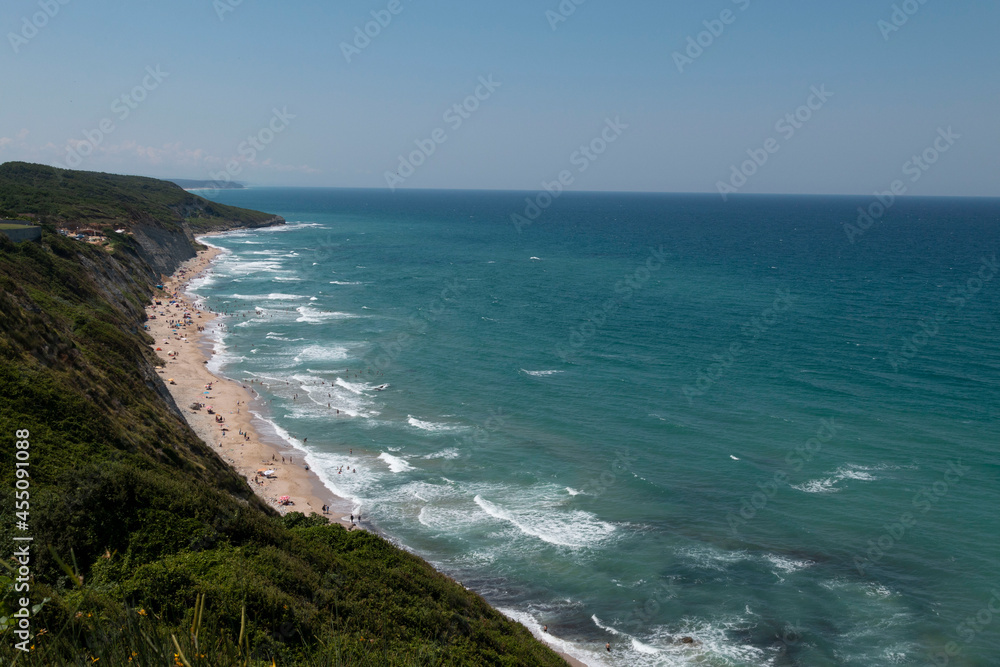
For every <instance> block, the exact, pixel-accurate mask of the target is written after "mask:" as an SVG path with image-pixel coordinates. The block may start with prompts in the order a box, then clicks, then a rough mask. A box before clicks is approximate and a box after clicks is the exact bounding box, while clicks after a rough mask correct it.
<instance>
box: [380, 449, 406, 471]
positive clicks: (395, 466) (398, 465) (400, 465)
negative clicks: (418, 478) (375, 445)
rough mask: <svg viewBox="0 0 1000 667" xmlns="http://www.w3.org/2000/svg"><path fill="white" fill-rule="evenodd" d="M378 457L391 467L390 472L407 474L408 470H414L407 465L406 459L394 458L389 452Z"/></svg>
mask: <svg viewBox="0 0 1000 667" xmlns="http://www.w3.org/2000/svg"><path fill="white" fill-rule="evenodd" d="M378 457H379V458H380V459H381V460H383V461H385V463H386V465H388V466H389V470H391V471H392V472H394V473H400V472H406V471H408V470H413V466H411V465H410V464H409V463H407V462H406V461H405V460H404V459H402V458H400V457H398V456H393V455H392V454H389V453H387V452H382V453H381V454H379V455H378Z"/></svg>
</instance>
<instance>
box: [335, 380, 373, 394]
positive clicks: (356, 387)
mask: <svg viewBox="0 0 1000 667" xmlns="http://www.w3.org/2000/svg"><path fill="white" fill-rule="evenodd" d="M334 384H335V385H337V386H338V387H342V388H344V389H346V390H347V391H349V392H351V393H352V394H357V395H358V396H361V395H363V394H364V393H365V392H366V391H374V390H375V387H373V386H371V385H370V384H368V383H367V382H348V381H347V380H345V379H344V378H337V380H336V381H335V382H334Z"/></svg>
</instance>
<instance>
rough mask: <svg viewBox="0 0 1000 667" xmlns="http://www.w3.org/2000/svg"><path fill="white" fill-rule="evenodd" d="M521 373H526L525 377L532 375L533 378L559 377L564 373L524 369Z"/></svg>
mask: <svg viewBox="0 0 1000 667" xmlns="http://www.w3.org/2000/svg"><path fill="white" fill-rule="evenodd" d="M521 372H522V373H524V374H525V375H530V376H532V377H545V376H548V375H557V374H559V373H562V372H563V371H528V370H525V369H523V368H522V369H521Z"/></svg>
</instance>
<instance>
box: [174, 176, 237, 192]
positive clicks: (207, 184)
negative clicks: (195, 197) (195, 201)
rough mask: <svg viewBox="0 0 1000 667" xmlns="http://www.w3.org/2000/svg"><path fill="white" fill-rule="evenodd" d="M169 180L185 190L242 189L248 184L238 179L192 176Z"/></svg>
mask: <svg viewBox="0 0 1000 667" xmlns="http://www.w3.org/2000/svg"><path fill="white" fill-rule="evenodd" d="M167 180H168V181H169V182H171V183H174V184H175V185H179V186H181V187H182V188H184V189H185V190H242V189H243V188H245V187H246V186H245V185H243V184H242V183H238V182H236V181H229V182H227V183H224V182H222V181H199V180H194V179H190V178H170V179H167Z"/></svg>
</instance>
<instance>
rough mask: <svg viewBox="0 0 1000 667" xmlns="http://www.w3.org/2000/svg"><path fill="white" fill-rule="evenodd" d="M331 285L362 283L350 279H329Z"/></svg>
mask: <svg viewBox="0 0 1000 667" xmlns="http://www.w3.org/2000/svg"><path fill="white" fill-rule="evenodd" d="M330 284H331V285H364V283H360V282H356V281H350V280H331V281H330Z"/></svg>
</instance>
